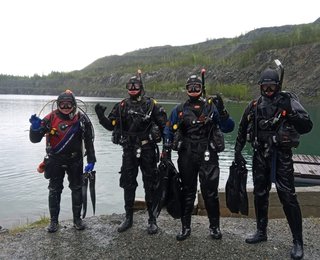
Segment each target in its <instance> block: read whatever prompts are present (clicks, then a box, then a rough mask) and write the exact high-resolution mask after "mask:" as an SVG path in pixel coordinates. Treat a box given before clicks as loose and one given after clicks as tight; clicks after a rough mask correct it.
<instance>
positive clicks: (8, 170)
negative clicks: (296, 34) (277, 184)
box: [0, 95, 320, 228]
mask: <svg viewBox="0 0 320 260" xmlns="http://www.w3.org/2000/svg"><path fill="white" fill-rule="evenodd" d="M55 98H56V97H55V96H26V95H19V96H18V95H0V109H1V125H0V129H1V133H2V136H1V138H0V157H1V167H0V226H3V227H8V228H10V227H13V226H17V225H21V224H24V223H26V222H32V221H34V220H37V219H39V218H40V217H41V216H48V205H47V204H48V189H47V186H48V180H46V179H45V178H44V177H43V175H42V174H39V173H37V171H36V168H37V166H38V164H39V163H40V162H41V161H42V159H43V157H44V155H45V142H44V140H43V141H42V142H41V143H38V144H32V143H31V142H30V141H29V132H28V131H29V127H30V123H29V118H30V115H32V114H35V113H36V114H37V115H38V114H39V112H40V111H41V109H42V108H43V106H44V105H45V104H46V103H47V102H48V101H50V100H53V99H55ZM79 99H81V100H83V101H84V102H85V103H86V104H87V114H88V115H89V117H90V119H91V121H92V123H93V125H94V129H95V150H96V157H97V163H96V166H95V169H96V171H97V181H96V192H97V206H96V214H97V215H100V214H111V213H122V212H124V210H123V190H122V189H121V188H120V187H119V185H118V184H119V174H118V172H119V170H120V166H121V154H122V150H121V147H120V146H117V145H114V144H113V143H112V142H111V133H110V132H108V131H106V130H105V129H104V128H103V127H102V126H100V125H99V122H98V119H97V117H96V115H95V113H94V105H95V104H96V103H97V102H100V103H103V104H104V105H107V107H108V109H107V111H109V110H110V109H111V108H112V106H113V104H114V103H115V102H117V101H118V100H115V99H107V98H88V97H81V98H79ZM160 103H161V104H162V105H163V106H164V107H165V108H166V110H167V111H168V112H170V111H171V109H172V107H173V106H174V105H175V104H173V103H166V102H160ZM227 106H228V110H229V111H230V114H231V115H232V117H233V118H234V119H235V121H236V130H237V127H238V122H239V120H240V116H241V114H242V112H243V109H244V107H245V106H246V104H234V103H232V104H228V105H227ZM82 107H83V106H82ZM50 111H51V105H48V106H46V107H45V109H44V110H43V111H42V112H41V115H40V117H44V116H45V115H46V114H47V113H49V112H50ZM308 111H309V112H310V114H311V117H312V119H313V121H314V123H315V122H320V108H319V107H311V108H308ZM236 130H235V131H234V132H233V133H231V134H227V135H225V141H226V149H225V151H224V152H223V153H221V154H220V167H221V177H220V186H219V187H220V189H221V190H223V189H224V186H225V183H226V181H227V177H228V167H229V166H230V165H231V162H232V160H233V153H234V151H233V147H234V140H235V137H236ZM319 133H320V129H319V126H318V124H317V123H315V127H314V129H313V131H312V132H311V133H310V134H308V135H306V136H303V137H302V140H301V145H300V147H299V148H298V149H297V150H296V151H295V153H304V154H315V155H320V148H319V145H320V142H319V139H318V136H319ZM244 156H245V157H246V158H247V160H248V161H250V149H248V147H247V148H246V149H245V150H244ZM176 158H177V157H176V153H175V152H173V161H174V162H176ZM248 169H249V170H250V169H251V167H250V165H249V166H248ZM138 181H139V187H138V190H137V197H143V196H144V195H143V194H144V192H143V189H142V181H141V174H139V180H138ZM64 186H65V188H64V191H63V194H62V198H61V213H60V218H61V219H69V218H72V212H71V196H70V193H71V192H70V190H69V188H68V181H67V179H66V178H65V182H64ZM248 186H249V187H250V186H252V180H251V172H250V173H249V180H248ZM91 215H92V207H91V205H88V212H87V216H91Z"/></svg>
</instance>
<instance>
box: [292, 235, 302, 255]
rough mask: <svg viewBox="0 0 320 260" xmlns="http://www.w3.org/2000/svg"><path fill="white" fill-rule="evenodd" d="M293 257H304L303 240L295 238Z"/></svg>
mask: <svg viewBox="0 0 320 260" xmlns="http://www.w3.org/2000/svg"><path fill="white" fill-rule="evenodd" d="M291 258H292V259H302V258H303V242H302V241H301V240H293V247H292V250H291Z"/></svg>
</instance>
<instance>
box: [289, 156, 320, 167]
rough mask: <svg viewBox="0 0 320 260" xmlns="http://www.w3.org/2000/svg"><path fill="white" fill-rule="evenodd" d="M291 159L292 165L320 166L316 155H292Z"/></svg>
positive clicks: (319, 157) (319, 158)
mask: <svg viewBox="0 0 320 260" xmlns="http://www.w3.org/2000/svg"><path fill="white" fill-rule="evenodd" d="M292 159H293V162H294V163H301V164H315V165H320V156H317V155H305V154H294V155H293V156H292Z"/></svg>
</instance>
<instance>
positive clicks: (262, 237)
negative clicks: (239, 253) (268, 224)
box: [246, 229, 268, 244]
mask: <svg viewBox="0 0 320 260" xmlns="http://www.w3.org/2000/svg"><path fill="white" fill-rule="evenodd" d="M267 239H268V238H267V232H266V231H265V230H260V229H258V230H257V231H256V233H254V234H253V235H251V236H249V237H248V238H246V243H248V244H257V243H260V242H263V241H267Z"/></svg>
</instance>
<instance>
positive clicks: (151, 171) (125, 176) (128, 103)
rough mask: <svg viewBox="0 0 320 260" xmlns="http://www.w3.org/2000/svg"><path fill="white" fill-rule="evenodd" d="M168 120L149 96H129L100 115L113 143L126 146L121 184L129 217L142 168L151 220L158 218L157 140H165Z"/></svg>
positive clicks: (163, 111)
mask: <svg viewBox="0 0 320 260" xmlns="http://www.w3.org/2000/svg"><path fill="white" fill-rule="evenodd" d="M166 121H167V115H166V112H165V110H164V109H163V108H162V107H161V106H159V105H158V104H157V102H156V101H155V100H154V99H152V98H148V97H141V98H139V99H138V100H137V99H134V98H127V99H125V100H123V101H121V102H119V103H117V104H115V106H114V107H113V109H112V110H111V112H110V114H109V115H108V117H105V116H104V117H102V118H99V122H100V124H101V125H102V126H103V127H105V128H106V129H107V130H110V131H113V142H114V143H115V144H120V145H121V146H122V147H123V155H122V167H121V172H120V173H121V176H120V187H121V188H123V189H124V202H125V206H124V207H125V211H126V216H127V217H131V216H132V212H133V204H134V200H135V191H136V188H137V186H138V183H137V180H136V179H137V175H138V170H139V167H140V170H141V172H142V180H143V184H144V190H145V201H146V204H147V208H148V213H149V222H150V221H155V216H154V215H153V214H152V200H153V193H154V189H155V186H156V181H157V178H158V176H157V162H158V159H159V153H158V151H159V150H158V146H157V142H160V141H161V138H162V132H163V129H164V127H165V124H166Z"/></svg>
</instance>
